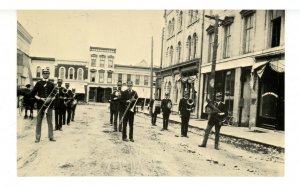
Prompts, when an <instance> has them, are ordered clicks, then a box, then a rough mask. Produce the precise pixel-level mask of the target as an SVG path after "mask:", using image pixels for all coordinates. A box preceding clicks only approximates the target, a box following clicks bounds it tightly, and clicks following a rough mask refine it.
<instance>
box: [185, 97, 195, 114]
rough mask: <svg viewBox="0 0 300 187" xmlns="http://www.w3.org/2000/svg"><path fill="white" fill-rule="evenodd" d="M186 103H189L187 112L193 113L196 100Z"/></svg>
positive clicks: (189, 100)
mask: <svg viewBox="0 0 300 187" xmlns="http://www.w3.org/2000/svg"><path fill="white" fill-rule="evenodd" d="M186 103H187V110H189V111H191V110H194V106H195V105H194V100H193V99H191V98H190V99H188V100H187V101H186Z"/></svg>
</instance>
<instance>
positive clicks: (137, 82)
mask: <svg viewBox="0 0 300 187" xmlns="http://www.w3.org/2000/svg"><path fill="white" fill-rule="evenodd" d="M135 84H136V85H139V84H140V75H136V76H135Z"/></svg>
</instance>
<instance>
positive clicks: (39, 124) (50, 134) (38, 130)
mask: <svg viewBox="0 0 300 187" xmlns="http://www.w3.org/2000/svg"><path fill="white" fill-rule="evenodd" d="M52 111H53V109H52V108H49V109H48V112H47V114H46V116H47V123H48V138H49V139H50V138H53V124H52ZM44 115H45V111H44V110H41V111H40V112H39V113H38V115H37V117H36V118H37V120H36V129H35V138H36V140H40V139H41V133H42V121H43V118H44Z"/></svg>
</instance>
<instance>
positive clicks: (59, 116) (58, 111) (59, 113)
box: [54, 79, 66, 131]
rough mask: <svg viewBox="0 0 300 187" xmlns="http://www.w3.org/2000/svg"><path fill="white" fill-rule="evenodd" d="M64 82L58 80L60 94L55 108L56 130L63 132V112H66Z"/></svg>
mask: <svg viewBox="0 0 300 187" xmlns="http://www.w3.org/2000/svg"><path fill="white" fill-rule="evenodd" d="M62 83H63V80H62V79H58V80H57V91H58V94H57V95H56V98H55V103H54V108H55V113H54V114H55V118H54V119H55V130H60V131H62V124H63V112H64V108H65V106H64V99H65V97H66V96H65V93H64V90H65V88H64V87H62Z"/></svg>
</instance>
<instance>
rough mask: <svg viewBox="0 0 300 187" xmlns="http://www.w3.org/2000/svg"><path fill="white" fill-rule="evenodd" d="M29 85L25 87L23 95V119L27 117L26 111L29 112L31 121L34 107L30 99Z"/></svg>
mask: <svg viewBox="0 0 300 187" xmlns="http://www.w3.org/2000/svg"><path fill="white" fill-rule="evenodd" d="M30 86H31V85H30V84H27V85H26V88H25V90H24V92H25V94H24V97H23V102H24V106H25V116H24V119H27V118H28V116H27V110H29V112H30V114H29V117H30V118H31V119H33V106H34V102H35V101H34V98H33V97H31V95H30V92H31V90H30Z"/></svg>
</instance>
